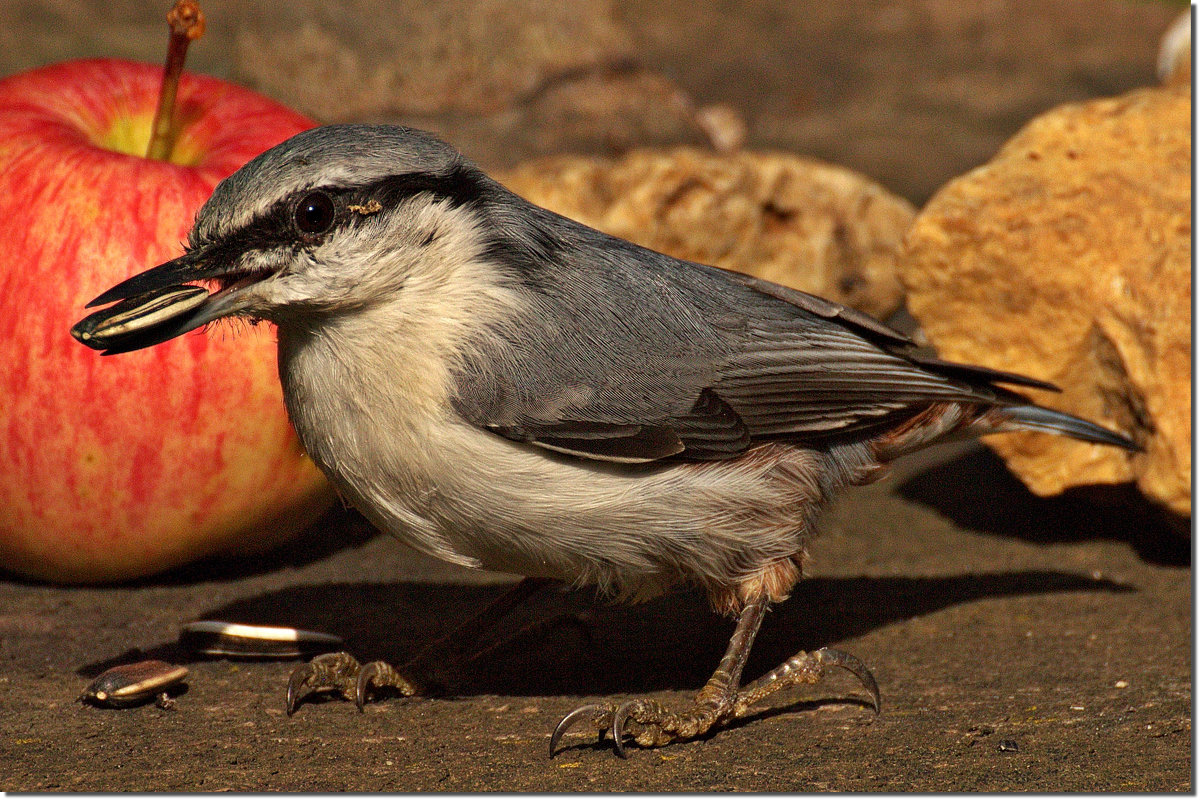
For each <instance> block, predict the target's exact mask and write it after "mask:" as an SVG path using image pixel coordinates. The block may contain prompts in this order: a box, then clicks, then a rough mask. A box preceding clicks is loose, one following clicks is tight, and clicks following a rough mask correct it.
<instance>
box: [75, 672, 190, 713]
mask: <svg viewBox="0 0 1200 800" xmlns="http://www.w3.org/2000/svg"><path fill="white" fill-rule="evenodd" d="M187 674H188V669H187V667H183V666H180V665H178V664H168V663H167V662H165V661H158V660H150V661H138V662H136V663H133V664H119V665H117V666H115V667H113V668H112V669H108V670H105V671H104V672H101V673H100V674H99V675H97V676H96V679H95V680H94V681H92V682H91V683H90V684H89V685H88V687H87V688H86V689H84V690H83V694H81V695H80V696H79V699H80V700H82V701H83V702H85V703H91V704H92V705H95V706H102V707H106V708H124V707H127V706H135V705H140V704H142V703H144V702H146V701H147V700H150V699H153V698H155V697H158V696H159V695H161V694H164V693H165V692H166V691H167V690H168V689H170V688H171V687H173V686H176V685H178V684H179V683H182V682H183V679H184V678H186V677H187Z"/></svg>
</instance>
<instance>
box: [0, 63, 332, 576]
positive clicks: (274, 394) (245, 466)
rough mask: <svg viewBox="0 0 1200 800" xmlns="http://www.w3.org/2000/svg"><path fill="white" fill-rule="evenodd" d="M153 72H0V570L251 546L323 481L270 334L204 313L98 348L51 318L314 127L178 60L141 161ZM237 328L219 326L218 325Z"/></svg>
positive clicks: (151, 110) (289, 518) (159, 72)
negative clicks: (147, 336) (180, 332)
mask: <svg viewBox="0 0 1200 800" xmlns="http://www.w3.org/2000/svg"><path fill="white" fill-rule="evenodd" d="M162 77H163V67H162V66H158V65H152V64H141V63H133V62H128V61H117V60H84V61H72V62H67V63H61V64H56V65H53V66H49V67H45V68H41V69H37V70H33V71H30V72H25V73H22V74H18V75H13V76H10V77H8V78H5V79H3V80H0V365H2V366H0V569H2V570H5V571H8V572H12V573H18V574H21V575H25V576H32V577H36V578H42V579H48V580H54V581H63V582H89V583H90V582H102V581H112V580H120V579H128V578H135V577H139V576H144V575H148V574H152V573H154V572H158V571H161V570H163V569H167V568H170V567H173V566H177V565H179V564H183V563H185V562H187V561H190V560H193V559H195V558H198V557H202V556H206V555H211V554H215V553H219V552H235V551H241V552H254V551H260V550H263V549H266V548H268V547H270V546H272V545H274V544H277V543H279V542H281V541H283V540H284V539H286V538H287V537H289V536H292V535H293V534H295V533H296V532H298V531H299V530H301V529H303V528H304V527H305V526H306V525H308V524H310V523H311V522H313V521H314V520H315V519H316V517H317V516H319V515H320V513H321V512H322V511H323V510H324V509H326V508H327V507H328V505H329V504H330V502H331V500H332V498H333V493H332V490H331V489H330V488H329V486H328V484H326V482H325V480H324V478H323V477H322V476H321V474H320V473H319V472H318V470H317V469H316V467H315V466H314V465H313V463H312V462H311V461H310V460H309V459H308V458H307V457H306V456H305V455H304V453H303V452H302V450H301V448H300V445H299V443H298V442H297V440H296V437H295V434H294V432H293V431H292V429H291V426H290V425H289V423H288V421H287V418H286V413H285V411H284V407H283V403H282V399H281V396H280V388H279V380H278V375H277V372H276V356H275V339H274V331H273V330H272V329H269V328H267V327H266V326H263V325H259V326H253V327H250V326H242V329H234V328H232V327H229V326H224V327H217V328H215V329H211V330H208V331H202V332H197V333H194V334H192V335H189V336H186V337H182V338H181V339H180V340H178V341H172V342H170V343H167V344H164V345H162V346H160V347H155V348H152V349H149V350H144V351H140V352H136V353H130V354H128V355H124V356H122V357H121V358H115V359H108V358H104V357H102V356H99V355H98V354H96V353H95V352H92V351H90V350H88V349H86V348H83V347H80V346H79V345H78V344H77V343H76V342H75V341H74V340H73V339H72V338H71V335H70V333H69V330H70V328H71V325H72V323H73V322H75V320H77V319H78V318H79V317H80V316H81V313H82V312H83V308H84V305H85V304H86V303H87V302H88V301H89V300H91V299H92V298H93V297H95V296H96V295H97V294H98V293H100V292H102V291H104V290H105V289H107V288H108V287H110V286H112V285H113V284H115V283H117V282H119V281H121V280H123V279H125V278H127V277H129V276H130V275H133V274H134V273H136V272H139V271H141V270H143V269H145V267H146V266H147V265H149V264H158V263H161V262H163V261H166V260H168V259H171V258H174V257H176V256H178V255H179V254H180V253H181V252H182V246H181V242H182V241H183V240H184V239H185V238H186V235H187V232H188V230H189V228H190V227H191V224H192V220H193V218H194V216H195V213H196V210H197V209H198V208H199V207H200V205H201V204H202V203H203V202H204V201H205V200H206V199H207V198H208V196H209V195H210V194H211V192H212V190H213V187H214V186H216V184H217V182H218V181H220V180H221V179H222V178H224V177H226V176H227V175H229V174H230V173H232V172H234V171H235V170H236V169H237V168H239V167H241V166H242V165H243V164H244V163H245V162H246V161H248V160H249V159H250V158H252V157H254V156H255V155H258V154H259V153H261V152H262V151H264V150H266V149H268V148H270V147H272V146H274V145H276V144H278V143H279V142H282V141H283V140H284V139H287V138H288V137H290V136H292V135H293V134H295V133H298V132H299V131H301V130H304V129H306V128H310V127H312V126H313V124H314V123H313V122H311V121H310V120H308V119H306V118H305V117H303V116H301V115H300V114H297V113H296V112H294V111H291V110H289V109H288V108H285V107H284V106H282V105H279V104H277V103H275V102H273V101H271V100H268V99H266V98H264V97H261V96H259V95H257V94H255V93H253V92H251V91H249V90H247V89H244V88H241V87H239V86H235V85H232V84H229V83H226V82H223V81H220V80H216V79H213V78H208V77H203V76H198V75H183V76H182V78H181V80H180V81H179V84H178V88H177V95H176V105H175V108H176V109H177V111H176V120H177V121H176V122H175V123H174V126H175V127H174V129H175V130H176V131H177V136H176V138H175V141H174V146H173V148H172V149H171V154H170V156H169V159H168V160H165V161H159V160H152V159H149V158H147V157H146V156H145V153H146V152H147V146H148V142H149V139H150V130H151V127H152V125H153V120H154V117H155V107H156V103H157V99H158V94H159V85H160V82H161V81H162ZM235 334H236V335H235Z"/></svg>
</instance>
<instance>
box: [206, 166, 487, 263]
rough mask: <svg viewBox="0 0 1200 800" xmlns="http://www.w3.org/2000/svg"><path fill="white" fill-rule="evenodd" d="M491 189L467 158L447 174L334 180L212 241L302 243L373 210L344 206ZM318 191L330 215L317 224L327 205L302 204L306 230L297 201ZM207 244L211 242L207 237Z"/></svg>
mask: <svg viewBox="0 0 1200 800" xmlns="http://www.w3.org/2000/svg"><path fill="white" fill-rule="evenodd" d="M493 191H494V189H493V187H492V186H491V185H490V183H489V182H488V179H487V178H486V177H485V176H484V175H483V173H481V172H479V170H477V169H475V168H474V167H471V166H468V165H465V164H460V165H458V166H457V167H455V168H454V169H453V170H452V171H451V172H449V173H448V174H446V175H430V174H428V173H423V172H414V173H406V174H402V175H388V176H386V177H384V178H380V179H379V180H377V181H373V182H371V183H368V184H364V185H362V186H356V187H348V186H336V185H334V186H317V187H311V188H307V189H304V190H301V191H299V192H295V193H293V194H291V195H289V196H288V197H285V198H283V199H282V200H280V201H278V202H277V203H275V204H274V205H273V206H271V208H270V209H268V210H267V211H266V212H265V213H263V214H262V215H260V216H259V217H257V218H255V219H254V220H252V221H251V222H250V223H248V224H247V225H245V226H243V227H241V228H239V229H238V230H235V231H232V232H231V233H229V234H228V235H226V236H224V237H222V240H221V241H220V243H219V244H216V245H215V246H216V247H219V248H220V249H221V250H225V251H226V252H230V253H235V252H238V251H243V252H244V251H246V250H262V249H268V248H280V247H306V246H311V245H312V244H314V242H315V240H316V239H326V238H328V237H329V235H331V234H332V233H334V232H336V231H337V230H338V229H339V228H341V227H343V226H346V225H351V224H354V223H355V221H357V220H361V219H367V218H370V217H371V216H373V214H366V215H364V214H361V213H352V214H347V213H345V211H346V209H348V208H350V207H351V206H357V207H358V208H368V207H369V208H374V205H373V204H374V203H378V204H379V207H380V210H381V211H385V212H386V210H387V209H389V208H392V207H394V206H395V205H397V204H399V203H402V202H404V201H405V200H407V199H409V198H411V197H415V196H416V195H418V194H423V193H429V194H431V195H432V196H433V199H434V200H437V201H443V202H448V203H450V204H451V205H452V206H454V207H460V206H467V205H473V204H476V203H481V202H486V201H487V199H488V197H489V196H490V195H491V193H492V192H493ZM318 194H321V195H324V196H326V197H328V198H329V200H330V201H332V219H331V220H330V221H329V224H328V225H327V226H325V225H319V224H318V223H324V222H325V221H326V220H325V215H326V213H327V212H328V211H329V209H317V208H315V207H313V208H312V209H308V208H307V207H306V208H305V209H304V215H305V218H306V222H305V224H311V226H312V228H313V230H312V231H311V232H310V231H308V230H306V229H305V228H303V227H301V226H300V220H299V218H298V214H299V213H300V212H301V209H300V208H299V206H300V205H301V204H302V203H304V204H307V203H308V201H309V200H311V199H313V198H314V197H315V196H316V195H318ZM314 202H318V203H319V202H321V201H314ZM310 211H311V215H310ZM318 227H319V228H321V230H320V232H318V230H317V228H318ZM204 245H206V243H204V242H200V243H197V246H204ZM208 246H213V245H212V243H208Z"/></svg>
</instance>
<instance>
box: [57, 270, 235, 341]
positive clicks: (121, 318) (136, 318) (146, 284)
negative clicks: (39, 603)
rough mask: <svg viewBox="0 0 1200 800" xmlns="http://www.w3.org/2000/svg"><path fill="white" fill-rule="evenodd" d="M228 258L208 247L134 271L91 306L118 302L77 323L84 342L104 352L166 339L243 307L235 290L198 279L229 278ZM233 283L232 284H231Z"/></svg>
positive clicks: (74, 332) (76, 332)
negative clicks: (201, 283) (208, 285)
mask: <svg viewBox="0 0 1200 800" xmlns="http://www.w3.org/2000/svg"><path fill="white" fill-rule="evenodd" d="M230 272H231V271H230V268H229V266H228V263H227V259H224V258H220V257H219V256H218V255H217V254H215V253H212V252H207V251H205V250H203V249H200V250H193V251H191V252H189V253H187V254H185V255H182V256H180V257H179V258H176V259H175V260H173V261H168V262H167V263H165V264H160V265H158V266H157V267H154V268H152V269H149V270H146V271H145V272H142V273H140V274H138V275H134V276H133V277H132V278H129V279H128V280H126V281H122V282H121V283H119V284H117V285H116V286H114V287H113V288H111V289H109V290H108V291H107V292H104V293H103V294H101V295H100V296H99V297H97V298H96V299H95V300H92V301H91V302H90V303H88V304H87V308H92V307H94V306H99V305H107V304H109V303H115V305H111V306H109V307H108V308H105V309H103V310H102V311H97V312H96V313H94V314H92V315H90V316H88V317H85V318H84V319H82V320H80V321H79V322H78V323H76V324H75V326H74V327H72V328H71V335H72V336H74V337H75V339H76V340H78V341H79V342H80V343H81V344H84V345H86V346H88V347H91V348H93V349H95V350H102V351H104V355H114V354H116V353H127V352H129V351H131V350H140V349H142V348H144V347H150V346H152V345H156V344H160V343H162V342H165V341H168V340H169V339H174V338H175V337H176V336H181V335H183V334H185V333H187V332H188V331H191V330H195V329H196V328H199V327H200V326H201V325H204V324H205V323H207V322H211V321H213V320H215V319H219V318H221V317H224V316H228V315H230V314H232V313H234V312H236V311H237V308H236V304H235V303H234V302H231V301H232V300H233V294H232V293H231V292H230V289H225V290H222V291H220V292H217V293H215V294H209V292H208V291H207V290H206V289H205V288H203V287H200V286H195V285H191V284H192V283H194V282H196V281H204V280H211V279H215V278H225V279H228V278H229V276H230ZM231 288H232V287H231Z"/></svg>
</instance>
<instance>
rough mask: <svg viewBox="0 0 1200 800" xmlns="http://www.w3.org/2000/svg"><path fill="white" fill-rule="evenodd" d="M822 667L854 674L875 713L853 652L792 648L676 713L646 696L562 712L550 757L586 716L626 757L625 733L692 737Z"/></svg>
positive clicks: (652, 742)
mask: <svg viewBox="0 0 1200 800" xmlns="http://www.w3.org/2000/svg"><path fill="white" fill-rule="evenodd" d="M827 666H836V667H841V668H843V669H845V670H847V671H849V672H850V673H852V674H853V675H854V676H855V677H857V678H858V679H859V681H860V682H861V683H862V685H863V688H865V689H866V690H867V692H868V693H870V695H871V704H872V706H873V707H874V709H875V713H876V714H878V713H879V686H878V684H876V682H875V677H874V676H873V675H872V674H871V671H870V670H869V669H867V667H866V665H865V664H863V663H862V661H860V660H859V659H858V658H857V657H855V656H852V655H850V654H849V653H843V652H842V651H840V650H830V649H827V648H826V649H822V650H817V651H815V652H812V653H808V652H801V653H797V654H796V655H794V656H792V657H791V658H789V659H788V660H787V661H785V662H783V663H782V664H780V665H779V666H778V667H776V668H775V669H773V670H771V671H770V672H768V673H767V674H766V675H763V676H762V677H761V678H759V679H758V680H756V681H754V682H752V683H749V684H747V685H746V686H744V687H742V688H741V689H739V690H735V691H729V690H727V689H726V690H722V689H721V687H719V686H714V685H713V684H711V683H710V685H709V686H706V687H705V688H704V689H703V690H701V691H700V693H699V694H698V695H696V699H695V701H694V702H693V703H692V706H691V707H690V708H688V709H686V710H685V711H683V712H681V713H680V712H672V711H670V710H669V709H667V708H666V707H665V706H663V705H662V704H661V703H659V702H658V701H656V700H652V699H649V698H641V699H636V700H629V701H626V702H624V703H619V704H617V703H604V704H592V705H585V706H580V707H579V708H577V709H575V710H574V711H572V712H571V713H570V714H567V715H566V716H565V717H563V718H562V721H561V722H559V723H558V725H557V726H556V727H555V729H554V733H553V734H552V735H551V736H550V756H551V758H553V757H554V753H555V751H556V750H557V749H558V743H559V741H560V740H561V739H562V736H563V734H564V733H566V732H567V730H568V729H570V728H571V727H572V726H574V725H575V724H576V723H577V722H579V721H581V720H589V721H590V722H591V724H592V726H594V728H595V729H596V730H597V732H598V733H599V734H600V736H601V737H603V736H604V733H605V732H606V731H611V732H612V738H613V747H614V748H615V749H616V751H617V755H619V756H621V757H622V758H625V757H627V753H626V751H625V736H626V734H628V735H629V736H630V737H631V738H632V739H633V741H634V742H636V743H637V744H638V745H640V746H642V747H662V746H663V745H666V744H670V743H671V742H674V741H683V740H686V739H695V738H696V737H699V736H703V735H704V734H706V733H708V732H709V731H710V730H713V729H714V728H719V727H720V726H722V725H725V724H727V723H729V722H730V721H732V720H735V719H738V718H739V717H743V716H746V715H747V714H748V713H749V711H750V707H751V706H753V705H754V704H756V703H758V702H761V701H762V700H764V699H766V698H767V697H769V696H770V695H772V694H774V693H775V692H778V691H779V690H781V689H784V688H787V687H789V686H796V685H798V684H802V683H816V682H817V681H819V680H820V679H821V677H822V676H823V675H824V673H825V668H826V667H827Z"/></svg>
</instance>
